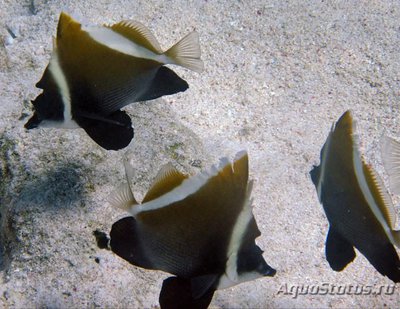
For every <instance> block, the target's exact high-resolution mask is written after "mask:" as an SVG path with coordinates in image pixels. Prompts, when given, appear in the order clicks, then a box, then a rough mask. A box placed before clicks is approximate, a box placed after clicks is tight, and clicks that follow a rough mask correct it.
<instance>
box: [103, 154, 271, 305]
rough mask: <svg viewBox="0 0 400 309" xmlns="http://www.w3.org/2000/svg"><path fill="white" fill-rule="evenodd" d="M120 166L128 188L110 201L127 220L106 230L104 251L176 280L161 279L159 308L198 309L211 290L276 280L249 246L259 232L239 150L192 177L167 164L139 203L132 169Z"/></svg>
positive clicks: (245, 158)
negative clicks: (126, 213) (189, 308)
mask: <svg viewBox="0 0 400 309" xmlns="http://www.w3.org/2000/svg"><path fill="white" fill-rule="evenodd" d="M125 168H126V171H127V179H128V182H127V183H126V184H124V185H122V186H121V187H120V188H119V189H117V190H116V191H115V193H114V194H112V195H111V196H110V203H111V204H112V205H113V206H116V207H119V208H123V209H125V210H127V211H129V212H130V214H131V215H132V216H130V217H125V218H123V219H121V220H119V221H117V222H116V223H114V224H113V226H112V229H111V232H110V243H109V245H110V247H111V250H112V251H113V252H114V253H116V254H117V255H119V256H120V257H122V258H123V259H125V260H127V261H128V262H130V263H131V264H133V265H136V266H139V267H143V268H146V269H155V270H162V271H165V272H168V273H170V274H173V275H175V276H176V277H172V278H168V279H167V280H165V281H164V284H163V289H162V290H161V294H160V304H161V305H162V307H168V304H171V302H175V303H176V302H179V303H180V304H181V305H182V306H183V305H190V306H197V307H201V308H205V307H207V306H208V304H209V303H210V301H211V299H212V295H213V293H214V291H215V290H217V289H223V288H227V287H231V286H234V285H236V284H239V283H241V282H244V281H249V280H253V279H257V278H261V277H264V276H274V275H275V272H276V271H275V270H274V269H273V268H271V267H270V266H269V265H268V264H267V263H266V262H265V260H264V258H263V256H262V253H263V251H262V250H261V249H260V248H259V247H258V246H257V245H256V244H255V239H256V238H257V237H258V236H260V235H261V233H260V231H259V229H258V227H257V224H256V221H255V219H254V216H253V213H252V209H251V200H250V194H251V189H252V182H251V181H249V179H248V156H247V153H246V152H240V153H238V154H237V155H236V158H235V159H234V161H233V163H232V162H230V161H229V160H228V159H227V158H223V159H221V160H220V163H219V165H218V166H213V167H212V168H211V170H209V171H208V172H202V173H200V174H197V175H194V176H192V177H188V176H187V175H184V174H182V173H180V172H179V171H178V170H176V169H175V168H174V167H173V166H172V165H170V164H169V165H166V166H164V167H163V168H162V169H161V170H160V172H159V173H158V175H157V177H156V179H155V181H154V183H153V185H152V186H151V188H150V190H149V191H148V192H147V194H146V195H145V197H144V199H143V201H142V204H138V203H137V202H136V200H135V198H134V195H133V193H132V191H131V185H130V182H129V179H131V175H132V167H131V166H130V165H129V163H127V162H125ZM179 295H180V296H179Z"/></svg>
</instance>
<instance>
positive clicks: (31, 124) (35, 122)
mask: <svg viewBox="0 0 400 309" xmlns="http://www.w3.org/2000/svg"><path fill="white" fill-rule="evenodd" d="M40 122H41V121H40V119H39V117H38V115H37V113H36V112H34V113H33V115H32V117H31V118H29V120H28V121H27V122H26V123H25V125H24V127H25V129H28V130H30V129H34V128H37V127H38V126H39V123H40Z"/></svg>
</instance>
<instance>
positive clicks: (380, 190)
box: [362, 161, 396, 230]
mask: <svg viewBox="0 0 400 309" xmlns="http://www.w3.org/2000/svg"><path fill="white" fill-rule="evenodd" d="M362 164H363V172H364V174H365V178H366V180H367V184H368V187H369V189H370V190H371V193H372V196H373V198H374V199H375V202H376V204H377V206H378V207H379V210H380V212H381V213H382V215H383V217H384V219H385V221H386V223H387V224H388V225H389V227H390V229H392V230H393V229H394V228H395V226H396V212H395V209H394V206H393V203H392V199H391V198H390V196H389V194H388V192H387V191H386V188H385V187H384V185H383V182H382V180H381V178H380V177H379V176H378V174H376V173H375V171H374V170H373V169H372V168H371V167H370V166H369V165H367V164H366V163H365V162H364V161H363V162H362Z"/></svg>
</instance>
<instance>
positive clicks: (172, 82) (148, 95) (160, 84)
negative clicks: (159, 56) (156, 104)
mask: <svg viewBox="0 0 400 309" xmlns="http://www.w3.org/2000/svg"><path fill="white" fill-rule="evenodd" d="M188 88H189V85H188V83H187V82H186V81H185V80H183V79H182V78H180V77H179V76H178V75H177V74H176V73H175V72H174V71H172V70H171V69H169V68H167V67H164V66H162V67H160V68H159V69H158V71H157V74H156V76H155V77H154V79H153V81H152V82H151V84H150V87H149V88H148V89H147V90H146V92H145V93H143V94H142V95H141V96H140V97H139V98H138V99H137V100H138V101H148V100H154V99H157V98H159V97H162V96H165V95H171V94H175V93H178V92H183V91H186V90H187V89H188Z"/></svg>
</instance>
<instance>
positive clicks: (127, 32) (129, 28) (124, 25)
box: [110, 20, 162, 54]
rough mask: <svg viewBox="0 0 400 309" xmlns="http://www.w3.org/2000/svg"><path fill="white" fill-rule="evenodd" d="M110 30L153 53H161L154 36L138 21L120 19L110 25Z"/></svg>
mask: <svg viewBox="0 0 400 309" xmlns="http://www.w3.org/2000/svg"><path fill="white" fill-rule="evenodd" d="M110 28H111V29H112V30H114V31H115V32H117V33H119V34H120V35H123V36H124V37H126V38H127V39H129V40H131V41H133V42H135V43H138V44H140V45H142V46H143V47H145V48H147V49H149V50H151V51H152V52H154V53H157V54H161V53H162V50H161V47H160V44H159V43H158V41H157V39H156V38H155V36H154V35H153V34H152V33H151V32H150V30H149V29H148V28H147V27H146V26H145V25H143V24H142V23H140V22H137V21H133V20H125V21H121V22H119V23H117V24H114V25H112V26H110Z"/></svg>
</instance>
